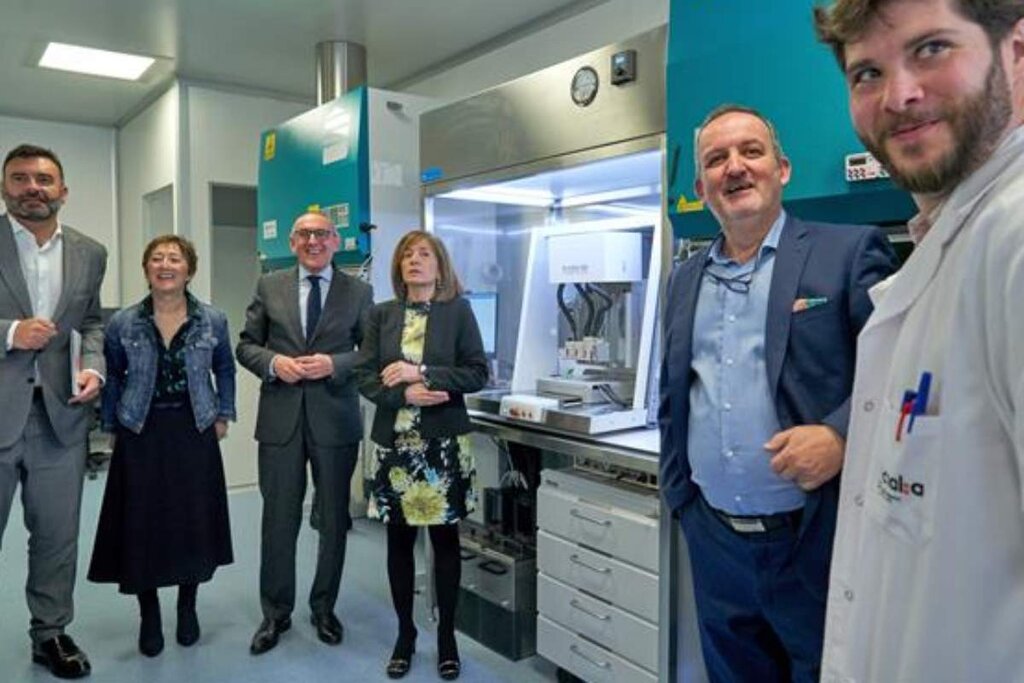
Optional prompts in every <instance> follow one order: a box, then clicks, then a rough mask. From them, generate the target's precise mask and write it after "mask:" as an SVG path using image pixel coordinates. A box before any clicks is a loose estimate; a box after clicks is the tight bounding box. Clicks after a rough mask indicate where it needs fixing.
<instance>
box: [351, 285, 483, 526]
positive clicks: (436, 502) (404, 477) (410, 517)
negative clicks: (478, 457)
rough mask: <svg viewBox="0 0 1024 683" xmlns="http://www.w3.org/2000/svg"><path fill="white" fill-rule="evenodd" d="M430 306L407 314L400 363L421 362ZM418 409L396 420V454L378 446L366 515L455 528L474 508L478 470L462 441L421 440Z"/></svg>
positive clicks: (416, 306) (407, 409)
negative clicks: (447, 525) (401, 360)
mask: <svg viewBox="0 0 1024 683" xmlns="http://www.w3.org/2000/svg"><path fill="white" fill-rule="evenodd" d="M429 311H430V304H429V303H411V304H407V305H406V308H405V321H404V325H403V327H402V357H403V358H404V359H405V360H406V361H408V362H410V363H414V364H416V365H419V364H420V363H422V362H423V342H424V339H425V338H426V332H427V316H428V313H429ZM419 427H420V409H419V407H418V406H405V407H404V408H402V409H401V410H399V411H398V415H397V416H396V417H395V428H394V429H395V443H394V447H393V448H385V447H383V446H379V445H378V446H377V447H376V449H375V452H374V458H373V462H372V463H371V467H370V473H369V474H370V480H371V481H372V482H373V483H372V485H371V487H370V502H369V510H368V515H369V516H371V517H376V518H378V519H380V520H381V521H383V522H385V523H388V524H408V525H411V526H430V525H435V524H454V523H456V522H458V521H459V520H460V519H462V518H463V517H465V516H466V515H467V514H469V513H470V512H471V511H472V510H473V509H474V508H475V507H476V466H475V464H474V461H473V457H472V455H471V454H470V452H469V449H468V448H467V444H466V442H465V437H464V436H459V437H450V436H446V437H436V438H429V439H427V438H423V437H422V436H420V433H419Z"/></svg>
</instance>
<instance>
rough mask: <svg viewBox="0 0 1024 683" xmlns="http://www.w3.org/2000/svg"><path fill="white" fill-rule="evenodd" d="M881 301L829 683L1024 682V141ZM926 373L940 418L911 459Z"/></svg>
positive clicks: (845, 513) (837, 565) (851, 458)
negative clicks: (915, 399) (910, 393)
mask: <svg viewBox="0 0 1024 683" xmlns="http://www.w3.org/2000/svg"><path fill="white" fill-rule="evenodd" d="M873 295H877V301H876V308H875V312H874V314H873V315H872V317H871V318H870V319H869V320H868V323H867V325H866V326H865V327H864V329H863V331H862V332H861V335H860V338H859V341H858V359H857V374H856V379H855V382H854V389H853V396H852V404H851V406H852V417H851V422H850V429H849V439H848V441H847V452H846V462H845V465H844V470H843V480H842V490H841V495H840V503H839V522H838V527H837V530H836V538H835V549H834V553H833V557H832V574H831V583H830V588H829V596H828V614H827V618H826V630H825V649H824V655H823V662H822V681H829V682H832V681H844V682H852V681H856V682H857V683H899V682H903V681H906V682H915V683H916V682H918V681H921V682H923V683H943V682H945V681H948V682H950V683H967V682H971V683H975V682H986V681H992V682H993V683H1003V682H1009V681H1024V505H1022V484H1021V480H1022V464H1024V129H1018V130H1016V131H1015V132H1014V133H1012V134H1011V135H1010V136H1008V137H1007V138H1006V139H1005V140H1004V141H1003V143H1002V144H1001V145H1000V147H999V148H998V149H997V150H996V152H995V154H993V156H992V158H990V159H989V160H988V162H987V163H986V164H985V165H984V166H983V167H982V168H980V169H978V170H977V171H976V172H975V173H973V174H972V175H971V176H970V177H969V178H967V179H966V180H965V181H964V182H963V183H961V184H960V186H959V187H958V188H957V190H956V191H955V192H954V193H953V194H952V195H951V196H950V197H949V199H948V200H947V201H946V203H945V205H944V206H943V207H942V209H941V211H940V213H939V215H938V216H937V217H936V220H935V223H934V225H933V226H932V228H931V230H930V231H929V232H928V233H927V235H925V237H924V239H923V240H922V242H921V244H920V245H919V246H918V248H917V250H916V251H915V252H914V253H913V254H912V256H911V257H910V259H908V261H907V263H906V264H905V265H904V267H903V269H902V270H901V271H900V272H899V273H897V274H896V275H894V276H893V277H892V278H890V279H889V280H887V281H886V282H885V283H882V284H881V285H879V287H878V291H877V292H873ZM926 370H927V371H930V372H931V373H932V374H933V381H932V387H931V399H930V401H929V404H928V414H927V415H926V416H924V417H918V418H917V419H916V420H915V424H914V427H913V431H912V432H911V433H910V434H906V433H905V432H904V433H903V434H902V435H901V439H900V441H898V442H897V440H896V427H897V422H898V418H899V404H900V402H901V400H902V398H903V392H904V390H905V389H915V388H916V387H917V386H918V382H919V378H920V376H921V373H922V372H923V371H926Z"/></svg>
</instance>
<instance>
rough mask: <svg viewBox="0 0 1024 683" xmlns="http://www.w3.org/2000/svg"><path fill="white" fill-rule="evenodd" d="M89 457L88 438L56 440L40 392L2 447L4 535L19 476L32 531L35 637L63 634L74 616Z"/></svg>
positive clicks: (0, 528)
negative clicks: (15, 435) (15, 436)
mask: <svg viewBox="0 0 1024 683" xmlns="http://www.w3.org/2000/svg"><path fill="white" fill-rule="evenodd" d="M85 459H86V447H85V443H84V442H82V443H76V444H72V445H71V446H63V445H61V443H60V442H59V441H58V440H57V437H56V435H55V434H54V432H53V427H52V426H51V425H50V419H49V418H48V417H47V415H46V407H45V406H44V405H43V402H42V400H41V399H38V398H37V399H35V400H33V401H32V408H31V410H30V411H29V416H28V421H27V422H26V423H25V431H24V432H23V433H22V436H21V438H20V439H19V440H18V441H16V442H15V443H14V444H13V445H12V446H10V447H9V448H4V449H0V539H2V537H3V532H4V530H5V529H6V528H7V519H8V517H10V514H11V504H12V502H13V501H14V492H15V490H16V489H17V487H18V482H21V504H22V507H23V508H24V513H25V528H26V529H28V533H29V538H28V581H27V582H26V583H25V599H26V602H27V603H28V611H29V613H30V614H31V616H32V618H31V621H30V625H29V635H30V636H31V637H32V642H34V643H40V642H43V641H45V640H49V639H50V638H53V637H54V636H57V635H60V634H61V633H63V632H64V627H65V626H67V625H68V624H70V623H71V619H72V618H73V617H74V589H75V570H76V569H77V564H78V519H79V510H80V507H81V502H82V480H83V476H84V475H85Z"/></svg>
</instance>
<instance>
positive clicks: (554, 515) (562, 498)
mask: <svg viewBox="0 0 1024 683" xmlns="http://www.w3.org/2000/svg"><path fill="white" fill-rule="evenodd" d="M537 526H539V527H540V528H542V529H545V530H547V531H550V532H551V533H553V534H557V535H559V536H562V537H563V538H569V539H572V540H573V541H575V542H577V543H580V544H581V545H585V546H587V547H590V548H594V549H596V550H600V551H601V552H603V553H607V554H609V555H612V556H614V557H625V558H629V560H630V561H631V562H633V563H635V564H638V565H640V566H641V567H644V568H645V569H649V570H651V571H654V572H657V571H658V519H657V518H654V519H651V518H650V517H647V516H644V515H641V514H637V513H635V512H632V511H630V510H623V509H621V508H615V507H612V506H610V505H604V504H600V503H597V502H592V501H591V500H588V499H586V498H583V497H582V496H578V495H575V494H574V493H571V492H566V491H563V490H560V489H557V488H555V487H550V486H542V487H540V488H539V489H537Z"/></svg>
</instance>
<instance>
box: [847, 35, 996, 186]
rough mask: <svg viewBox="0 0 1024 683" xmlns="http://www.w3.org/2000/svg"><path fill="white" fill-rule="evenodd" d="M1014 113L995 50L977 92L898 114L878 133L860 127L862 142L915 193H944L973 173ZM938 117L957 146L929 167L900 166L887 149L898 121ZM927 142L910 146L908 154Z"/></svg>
mask: <svg viewBox="0 0 1024 683" xmlns="http://www.w3.org/2000/svg"><path fill="white" fill-rule="evenodd" d="M1012 115H1013V104H1012V101H1011V96H1010V87H1009V85H1008V83H1007V79H1006V71H1005V70H1004V69H1003V64H1002V62H1001V61H999V55H998V53H996V52H995V51H994V50H993V55H992V66H991V67H989V70H988V74H987V75H986V77H985V85H984V87H983V88H982V90H981V91H980V92H978V93H977V94H975V95H968V96H966V97H964V98H963V99H961V100H960V102H958V103H955V104H950V105H946V106H945V107H943V108H942V109H939V110H938V111H937V112H935V113H934V115H933V114H932V113H931V112H929V113H928V114H927V115H922V114H921V113H916V114H906V115H903V116H900V117H897V118H895V119H894V120H892V121H890V122H889V125H888V126H887V127H886V129H885V130H883V131H882V132H881V133H880V134H878V135H875V136H871V135H869V134H868V133H862V132H861V131H857V135H858V137H860V140H861V142H863V143H864V146H865V147H867V149H868V151H870V152H871V153H872V154H873V155H874V156H875V158H876V159H878V161H879V162H880V163H881V164H882V166H884V167H885V169H886V170H887V171H888V172H889V175H890V176H892V179H893V182H895V183H896V184H897V185H899V186H900V187H902V188H903V189H905V190H907V191H908V192H911V193H913V194H939V195H946V194H949V193H950V192H952V191H953V188H955V187H956V186H957V185H959V184H960V182H961V181H962V180H963V179H964V178H966V177H967V176H968V175H970V174H971V173H973V172H974V171H975V170H976V169H977V168H978V167H979V166H981V165H982V164H983V163H985V161H986V160H987V159H988V158H989V156H991V154H992V152H993V150H995V148H996V146H997V145H998V144H999V140H1000V138H1001V137H1002V135H1003V132H1004V131H1005V130H1006V126H1007V125H1008V124H1009V122H1010V117H1011V116H1012ZM931 118H938V119H939V120H943V121H946V122H948V123H949V125H950V128H951V129H952V137H953V148H952V149H951V150H949V152H947V153H946V154H945V155H943V156H942V157H941V158H939V159H937V160H936V161H935V162H933V163H932V164H930V165H928V166H927V167H925V168H918V169H914V170H911V169H901V168H900V167H899V165H898V164H897V162H895V161H893V159H892V156H891V155H889V154H888V153H887V152H886V150H885V143H886V141H887V140H888V139H889V137H890V135H891V134H892V132H893V131H894V130H896V128H897V127H898V126H901V125H905V124H914V123H917V122H921V121H923V120H928V119H931ZM923 149H924V147H923V146H922V145H920V144H919V145H914V146H912V147H909V148H908V150H909V152H910V155H911V156H912V155H914V154H919V153H920V152H922V151H923Z"/></svg>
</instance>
